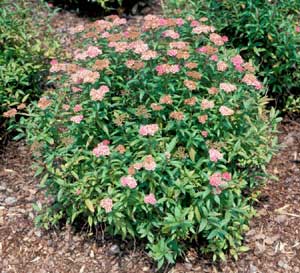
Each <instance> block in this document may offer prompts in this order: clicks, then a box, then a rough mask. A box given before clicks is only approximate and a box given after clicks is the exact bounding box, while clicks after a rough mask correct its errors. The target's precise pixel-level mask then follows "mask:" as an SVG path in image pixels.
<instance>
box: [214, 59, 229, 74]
mask: <svg viewBox="0 0 300 273" xmlns="http://www.w3.org/2000/svg"><path fill="white" fill-rule="evenodd" d="M227 68H228V65H227V63H225V62H223V61H219V62H218V63H217V70H218V71H221V72H224V71H226V70H227Z"/></svg>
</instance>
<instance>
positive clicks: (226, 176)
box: [222, 172, 231, 181]
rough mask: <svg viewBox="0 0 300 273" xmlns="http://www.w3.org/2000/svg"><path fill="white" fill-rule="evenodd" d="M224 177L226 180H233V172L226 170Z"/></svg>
mask: <svg viewBox="0 0 300 273" xmlns="http://www.w3.org/2000/svg"><path fill="white" fill-rule="evenodd" d="M222 179H224V180H226V181H230V180H231V174H230V173H229V172H225V173H223V174H222Z"/></svg>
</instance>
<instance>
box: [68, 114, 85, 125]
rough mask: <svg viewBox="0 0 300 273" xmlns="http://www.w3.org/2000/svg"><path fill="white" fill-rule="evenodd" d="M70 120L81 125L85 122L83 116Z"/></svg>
mask: <svg viewBox="0 0 300 273" xmlns="http://www.w3.org/2000/svg"><path fill="white" fill-rule="evenodd" d="M70 120H71V121H72V122H74V123H77V124H79V123H80V122H81V121H82V120H83V115H78V116H73V117H71V118H70Z"/></svg>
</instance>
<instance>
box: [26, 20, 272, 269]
mask: <svg viewBox="0 0 300 273" xmlns="http://www.w3.org/2000/svg"><path fill="white" fill-rule="evenodd" d="M125 24H126V21H125V20H124V19H120V18H118V17H115V16H110V17H108V18H107V20H99V21H96V22H94V23H91V24H88V25H86V26H81V25H80V26H78V27H76V28H74V29H72V30H71V31H72V32H73V33H74V35H78V36H81V37H84V38H85V40H84V42H83V43H82V48H79V49H78V50H77V51H75V52H74V60H73V62H69V63H66V62H59V61H57V60H53V61H52V62H51V71H52V72H53V79H52V80H53V81H54V82H55V83H56V85H57V86H59V88H58V89H57V90H55V91H49V92H48V93H46V94H45V95H44V96H43V97H42V98H41V99H40V100H39V102H38V103H37V105H36V107H34V108H33V109H32V113H31V115H32V118H31V119H30V120H29V121H28V124H27V128H28V140H29V142H30V143H31V144H32V148H33V151H34V154H35V155H36V156H37V159H38V162H40V163H39V165H40V166H39V168H38V169H37V174H41V175H42V176H43V178H42V181H41V183H42V185H43V186H44V187H45V188H46V190H47V193H48V194H50V195H51V196H52V197H53V200H54V202H53V204H52V206H51V207H49V208H47V209H45V210H43V208H39V209H40V210H41V211H43V212H44V213H42V214H41V215H39V216H38V218H37V220H38V221H40V222H43V223H44V224H45V226H48V225H49V224H52V225H53V224H56V223H57V222H58V221H59V220H60V219H63V218H64V219H67V221H68V222H69V223H73V222H74V221H76V220H78V221H81V223H88V224H89V225H90V226H91V227H92V226H97V225H101V226H102V228H103V229H104V230H105V232H107V233H110V234H113V235H121V236H122V238H127V237H128V238H136V239H144V240H145V242H146V245H147V249H148V251H149V253H150V255H151V257H153V258H154V259H155V260H156V261H157V262H158V265H159V266H161V265H162V264H163V263H164V262H166V261H167V262H169V263H173V262H174V261H175V259H176V258H177V257H178V256H179V255H182V254H183V253H184V250H185V247H186V242H198V243H199V244H200V242H201V248H200V249H201V250H202V251H203V252H212V253H213V254H214V258H217V257H221V258H222V259H224V258H225V256H224V253H225V252H227V251H230V253H231V254H232V255H233V256H235V257H237V254H238V252H240V251H243V250H245V248H244V247H243V246H242V240H243V237H242V235H243V232H245V231H246V230H247V229H248V220H249V219H250V217H251V216H252V215H253V208H252V207H251V205H250V201H251V197H250V196H247V195H246V192H249V189H250V188H252V187H254V186H255V185H257V184H259V183H260V182H261V181H262V177H264V176H265V173H264V169H265V165H266V163H267V162H268V161H269V160H270V157H271V154H272V152H273V150H274V147H275V143H276V139H275V138H273V136H272V134H273V132H274V131H275V127H276V124H277V122H278V119H277V118H276V113H275V112H274V111H273V110H272V111H271V112H270V113H269V112H267V111H266V110H265V109H264V104H265V103H266V99H265V98H264V97H263V96H262V95H263V93H264V87H263V85H262V84H261V83H260V82H259V81H258V80H257V79H256V77H255V75H254V67H253V66H252V64H251V63H248V62H246V61H243V60H242V59H241V57H240V56H238V55H235V54H236V53H235V52H234V51H232V50H231V51H228V50H226V48H225V44H226V42H227V40H228V38H227V37H225V36H220V35H218V34H217V33H215V28H214V27H213V26H211V25H210V24H209V22H208V21H207V20H206V18H202V19H201V20H200V21H189V20H184V19H181V18H177V19H164V18H159V17H156V16H152V15H148V16H146V17H145V19H144V21H143V23H142V26H141V28H136V27H128V28H125V26H124V25H125ZM240 67H242V68H243V69H240Z"/></svg>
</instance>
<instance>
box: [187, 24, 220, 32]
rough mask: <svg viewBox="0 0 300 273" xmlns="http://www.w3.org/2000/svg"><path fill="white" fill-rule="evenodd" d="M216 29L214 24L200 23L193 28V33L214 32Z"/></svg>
mask: <svg viewBox="0 0 300 273" xmlns="http://www.w3.org/2000/svg"><path fill="white" fill-rule="evenodd" d="M214 31H215V28H214V27H213V26H207V25H199V26H197V27H195V28H193V30H192V33H195V34H201V33H209V32H214Z"/></svg>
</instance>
